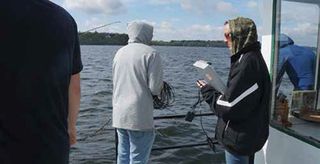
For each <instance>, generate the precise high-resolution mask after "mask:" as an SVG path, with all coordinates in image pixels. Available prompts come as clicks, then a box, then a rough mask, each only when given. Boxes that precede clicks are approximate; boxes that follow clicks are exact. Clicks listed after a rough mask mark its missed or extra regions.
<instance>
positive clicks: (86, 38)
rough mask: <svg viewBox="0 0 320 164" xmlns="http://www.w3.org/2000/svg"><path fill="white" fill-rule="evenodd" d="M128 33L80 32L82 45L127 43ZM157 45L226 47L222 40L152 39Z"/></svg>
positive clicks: (153, 43)
mask: <svg viewBox="0 0 320 164" xmlns="http://www.w3.org/2000/svg"><path fill="white" fill-rule="evenodd" d="M128 39H129V37H128V35H127V34H119V33H99V32H79V41H80V44H81V45H126V44H127V43H128ZM151 45H155V46H189V47H226V44H225V43H224V41H222V40H171V41H152V43H151Z"/></svg>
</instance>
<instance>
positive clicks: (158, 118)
mask: <svg viewBox="0 0 320 164" xmlns="http://www.w3.org/2000/svg"><path fill="white" fill-rule="evenodd" d="M213 115H215V114H214V113H202V114H195V115H194V116H195V117H198V116H213ZM185 117H186V115H185V114H182V115H167V116H156V117H154V118H153V119H154V120H161V119H174V118H185Z"/></svg>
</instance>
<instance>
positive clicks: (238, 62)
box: [202, 42, 271, 155]
mask: <svg viewBox="0 0 320 164" xmlns="http://www.w3.org/2000/svg"><path fill="white" fill-rule="evenodd" d="M208 92H209V93H211V95H213V94H212V93H213V92H212V89H210V87H207V88H204V89H202V94H208ZM270 92H271V82H270V77H269V73H268V69H267V66H266V64H265V62H264V60H263V57H262V55H261V52H260V43H259V42H257V43H255V44H252V45H251V46H248V47H246V48H244V49H242V50H240V51H239V52H238V53H237V54H235V55H233V56H231V68H230V73H229V78H228V83H227V89H226V91H225V93H224V94H223V95H217V94H216V95H217V96H211V98H210V99H207V102H208V103H209V105H210V107H211V108H212V109H213V110H214V111H215V112H216V114H217V117H218V122H217V126H216V131H215V134H216V138H217V140H218V141H219V143H220V144H222V145H223V146H224V147H225V148H226V149H227V150H228V151H230V152H231V153H235V154H238V155H252V154H254V153H255V152H257V151H258V150H260V149H261V148H262V147H263V145H264V143H265V142H266V140H267V138H268V135H269V100H270ZM213 97H214V98H213Z"/></svg>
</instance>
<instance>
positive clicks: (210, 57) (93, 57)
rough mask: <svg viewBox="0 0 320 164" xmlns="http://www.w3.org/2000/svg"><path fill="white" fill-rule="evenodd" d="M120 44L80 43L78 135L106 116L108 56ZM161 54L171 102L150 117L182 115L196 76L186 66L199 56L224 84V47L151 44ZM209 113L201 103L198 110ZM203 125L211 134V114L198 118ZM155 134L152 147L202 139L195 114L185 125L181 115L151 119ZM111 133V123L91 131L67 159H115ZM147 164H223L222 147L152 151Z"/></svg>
mask: <svg viewBox="0 0 320 164" xmlns="http://www.w3.org/2000/svg"><path fill="white" fill-rule="evenodd" d="M119 48H120V46H82V47H81V50H82V60H83V64H84V69H83V71H82V72H81V80H82V81H81V86H82V98H81V109H80V113H79V119H78V123H77V128H78V139H83V138H84V137H86V136H88V135H91V134H93V133H94V132H95V131H96V130H97V129H99V128H100V127H101V126H102V125H103V124H104V123H106V122H107V120H109V119H110V118H111V116H112V102H111V98H112V70H111V69H112V59H113V56H114V54H115V53H116V51H117V50H118V49H119ZM155 48H156V49H157V50H158V51H159V52H160V54H161V56H162V59H163V66H164V80H165V81H167V82H168V83H170V84H171V85H172V86H173V87H174V89H175V95H176V101H175V104H174V105H173V106H172V107H170V108H168V109H164V110H156V111H155V116H160V115H174V114H186V113H187V112H188V111H189V110H190V107H191V105H192V104H193V103H194V102H196V101H197V96H198V88H197V87H196V85H195V81H196V80H197V79H200V78H201V77H200V76H199V75H198V73H197V70H196V69H195V68H194V67H193V66H192V64H193V63H194V62H195V61H196V60H199V59H203V60H207V61H210V62H212V63H213V66H214V67H215V68H216V71H217V72H218V74H220V75H221V77H222V79H223V80H224V81H225V82H226V79H227V75H228V71H229V67H230V63H229V52H228V49H227V48H214V47H155ZM200 109H201V110H202V111H203V112H209V108H208V105H207V104H202V105H201V106H200V108H198V110H200ZM202 119H203V125H204V128H205V129H206V131H207V132H208V133H209V135H210V136H211V137H213V136H214V127H215V122H216V118H215V117H214V116H209V117H203V118H202ZM155 127H156V129H157V136H156V140H155V143H154V147H160V146H174V145H181V144H195V143H203V142H204V141H205V140H206V137H205V135H204V133H203V131H202V130H201V126H200V118H195V119H194V121H193V122H191V123H189V122H186V121H184V119H171V120H157V121H156V122H155ZM114 136H115V134H114V131H113V130H112V129H111V122H110V124H108V125H107V127H106V128H105V129H103V130H102V131H101V132H100V133H98V134H97V135H94V136H92V137H89V138H87V140H85V141H79V142H78V144H77V145H75V146H74V147H73V148H72V149H71V155H70V163H72V164H79V163H81V164H82V163H90V164H91V163H115V137H114ZM150 160H151V163H159V164H160V163H163V164H171V163H172V164H178V163H181V164H202V163H203V164H208V163H217V164H219V163H225V162H224V154H223V150H222V149H221V148H219V147H218V152H217V153H215V152H213V151H212V150H210V148H209V147H208V146H201V147H193V148H182V149H173V150H164V151H153V152H152V154H151V157H150Z"/></svg>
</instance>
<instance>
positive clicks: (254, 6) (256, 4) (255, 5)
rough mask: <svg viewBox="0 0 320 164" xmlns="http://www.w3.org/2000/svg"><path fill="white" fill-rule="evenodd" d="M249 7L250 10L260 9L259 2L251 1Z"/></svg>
mask: <svg viewBox="0 0 320 164" xmlns="http://www.w3.org/2000/svg"><path fill="white" fill-rule="evenodd" d="M247 7H248V8H257V7H258V3H257V1H249V2H248V3H247Z"/></svg>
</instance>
